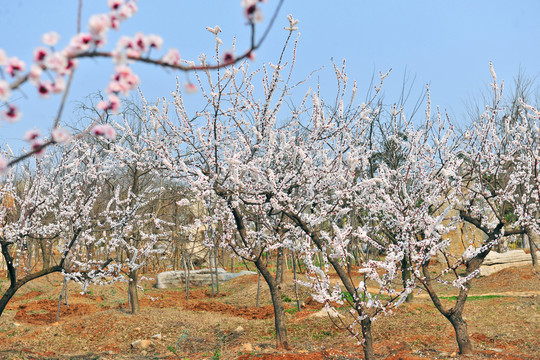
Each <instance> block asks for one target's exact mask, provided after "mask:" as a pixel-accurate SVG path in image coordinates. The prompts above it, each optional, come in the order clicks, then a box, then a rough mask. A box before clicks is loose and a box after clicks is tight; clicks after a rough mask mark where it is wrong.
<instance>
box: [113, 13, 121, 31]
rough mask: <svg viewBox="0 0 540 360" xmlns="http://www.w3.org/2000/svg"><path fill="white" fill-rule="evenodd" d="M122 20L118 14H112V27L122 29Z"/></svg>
mask: <svg viewBox="0 0 540 360" xmlns="http://www.w3.org/2000/svg"><path fill="white" fill-rule="evenodd" d="M120 21H121V19H119V18H118V17H117V16H116V15H114V14H111V28H112V29H114V30H118V29H120Z"/></svg>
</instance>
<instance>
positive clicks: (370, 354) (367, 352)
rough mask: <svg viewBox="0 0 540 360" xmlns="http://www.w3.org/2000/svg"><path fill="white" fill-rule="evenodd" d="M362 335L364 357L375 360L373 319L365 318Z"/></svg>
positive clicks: (367, 359)
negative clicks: (372, 332) (372, 333)
mask: <svg viewBox="0 0 540 360" xmlns="http://www.w3.org/2000/svg"><path fill="white" fill-rule="evenodd" d="M361 324H362V336H363V338H364V357H365V358H366V360H374V359H375V352H374V351H373V336H372V335H371V319H370V318H369V317H368V318H365V319H364V320H362V322H361Z"/></svg>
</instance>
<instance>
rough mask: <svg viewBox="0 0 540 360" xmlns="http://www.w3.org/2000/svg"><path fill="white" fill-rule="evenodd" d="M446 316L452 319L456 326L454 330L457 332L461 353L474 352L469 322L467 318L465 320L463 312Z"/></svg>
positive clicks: (449, 319) (451, 321)
mask: <svg viewBox="0 0 540 360" xmlns="http://www.w3.org/2000/svg"><path fill="white" fill-rule="evenodd" d="M446 318H447V319H448V321H450V323H451V324H452V326H453V327H454V331H455V332H456V341H457V343H458V347H459V353H460V354H464V355H467V354H472V352H473V348H472V344H471V340H470V339H469V332H468V330H467V323H466V322H465V320H463V316H462V315H461V313H454V314H451V315H450V316H446Z"/></svg>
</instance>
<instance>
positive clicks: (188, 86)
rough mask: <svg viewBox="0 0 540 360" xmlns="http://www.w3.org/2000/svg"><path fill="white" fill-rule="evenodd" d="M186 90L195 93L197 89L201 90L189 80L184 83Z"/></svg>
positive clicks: (188, 92)
mask: <svg viewBox="0 0 540 360" xmlns="http://www.w3.org/2000/svg"><path fill="white" fill-rule="evenodd" d="M184 90H185V91H186V94H195V93H196V92H197V90H199V88H198V87H197V85H195V84H193V83H191V82H187V83H185V84H184Z"/></svg>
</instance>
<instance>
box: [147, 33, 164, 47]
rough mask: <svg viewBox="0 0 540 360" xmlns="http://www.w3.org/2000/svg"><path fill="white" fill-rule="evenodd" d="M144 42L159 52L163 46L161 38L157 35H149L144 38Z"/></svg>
mask: <svg viewBox="0 0 540 360" xmlns="http://www.w3.org/2000/svg"><path fill="white" fill-rule="evenodd" d="M146 40H147V42H148V44H149V46H150V47H153V48H156V49H157V50H160V49H161V46H162V45H163V38H162V37H161V36H159V35H155V34H150V35H148V36H147V37H146Z"/></svg>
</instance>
